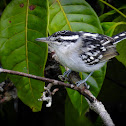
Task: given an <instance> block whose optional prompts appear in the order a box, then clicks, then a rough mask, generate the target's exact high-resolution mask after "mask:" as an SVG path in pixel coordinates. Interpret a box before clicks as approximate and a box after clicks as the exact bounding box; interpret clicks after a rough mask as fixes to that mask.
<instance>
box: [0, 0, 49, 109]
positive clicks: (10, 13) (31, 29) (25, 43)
mask: <svg viewBox="0 0 126 126" xmlns="http://www.w3.org/2000/svg"><path fill="white" fill-rule="evenodd" d="M47 10H48V9H47V1H46V0H36V1H35V0H12V1H11V2H10V3H9V4H8V6H7V7H6V9H5V10H4V12H3V14H2V17H1V21H0V36H1V38H0V56H1V63H2V67H3V68H6V69H11V70H15V71H21V72H25V73H28V74H34V75H38V76H43V72H44V67H45V62H46V57H47V45H46V44H45V43H40V42H36V41H35V39H36V38H38V37H42V36H44V37H45V36H47V31H46V30H47ZM9 77H10V79H11V80H12V81H13V83H14V84H15V85H16V88H17V90H18V97H19V98H20V99H21V100H22V101H23V102H24V103H25V104H26V105H28V106H30V108H32V110H33V111H39V110H41V106H42V102H40V101H38V98H40V96H41V92H42V91H43V87H44V83H43V82H40V81H37V80H33V79H30V78H25V77H19V76H13V75H10V76H9Z"/></svg>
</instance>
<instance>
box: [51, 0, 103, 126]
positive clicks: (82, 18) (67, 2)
mask: <svg viewBox="0 0 126 126" xmlns="http://www.w3.org/2000/svg"><path fill="white" fill-rule="evenodd" d="M49 10H50V12H49V13H50V19H49V33H50V34H52V33H54V32H57V31H61V30H71V31H85V32H94V33H100V34H103V31H102V28H101V25H100V21H99V19H98V17H97V15H96V13H95V11H94V10H93V9H92V8H91V6H90V5H89V4H88V3H87V2H86V1H84V0H62V1H60V0H50V9H49ZM86 76H87V74H86V73H82V78H85V77H86ZM104 76H105V66H104V67H103V68H101V69H100V70H99V71H96V72H95V73H94V74H93V76H92V77H91V78H89V80H88V82H87V83H88V84H90V85H91V91H92V93H93V94H94V95H95V96H97V95H98V93H99V91H100V88H101V86H102V83H103V80H104ZM67 92H68V95H69V98H70V100H71V103H72V105H73V107H74V109H76V111H77V112H78V113H79V115H80V116H83V115H84V113H85V112H86V110H87V108H88V104H87V102H86V101H85V99H84V97H83V96H81V95H80V94H79V93H78V92H76V91H74V90H71V89H67ZM78 125H79V124H78Z"/></svg>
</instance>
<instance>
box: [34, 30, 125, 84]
mask: <svg viewBox="0 0 126 126" xmlns="http://www.w3.org/2000/svg"><path fill="white" fill-rule="evenodd" d="M124 39H126V31H124V32H121V33H119V34H117V35H114V36H112V37H109V36H107V35H103V34H98V33H90V32H84V31H76V32H73V31H68V30H63V31H58V32H55V33H53V34H52V35H50V36H48V37H43V38H37V39H36V41H40V42H45V43H47V44H48V45H49V46H50V47H51V48H53V49H54V51H55V54H56V55H57V57H58V60H59V62H60V63H61V64H62V65H63V66H65V67H68V68H69V70H68V71H66V72H65V73H64V76H65V75H69V73H70V72H71V70H72V71H76V72H90V74H89V75H88V76H87V78H86V79H84V80H81V81H79V82H77V83H76V84H77V86H80V85H81V84H82V83H85V82H86V81H87V80H88V78H89V77H90V76H91V75H92V74H93V72H94V71H96V70H99V69H100V68H101V67H102V66H104V65H105V63H106V62H108V61H109V59H111V58H113V57H115V56H117V55H119V53H118V52H117V50H116V45H117V43H118V42H120V41H122V40H124Z"/></svg>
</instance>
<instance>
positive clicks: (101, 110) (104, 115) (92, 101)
mask: <svg viewBox="0 0 126 126" xmlns="http://www.w3.org/2000/svg"><path fill="white" fill-rule="evenodd" d="M0 72H3V73H9V74H13V75H19V76H24V77H28V78H33V79H36V80H40V81H44V82H48V83H51V84H52V85H60V86H64V87H67V88H71V89H74V90H76V91H78V92H79V93H80V94H81V95H83V96H84V97H85V98H86V100H87V102H88V104H89V107H90V109H92V110H93V111H95V112H96V113H97V114H98V115H99V116H100V117H101V119H102V120H103V122H104V124H105V125H106V126H115V125H114V123H113V121H112V119H111V117H110V115H109V114H108V112H107V111H106V110H105V107H104V105H103V104H102V103H101V102H100V101H98V100H97V99H96V98H95V97H94V96H93V94H92V93H91V92H90V91H89V90H88V89H86V88H84V87H77V86H75V85H74V84H67V83H64V82H61V81H58V80H54V79H50V78H45V77H39V76H35V75H31V74H27V73H23V72H18V71H13V70H7V69H2V68H0ZM69 79H70V81H71V82H72V83H75V82H77V81H78V80H79V76H77V75H75V73H74V72H73V74H72V73H71V74H70V77H69ZM47 90H48V89H47ZM44 98H45V97H44ZM48 100H50V99H48ZM48 106H50V105H48Z"/></svg>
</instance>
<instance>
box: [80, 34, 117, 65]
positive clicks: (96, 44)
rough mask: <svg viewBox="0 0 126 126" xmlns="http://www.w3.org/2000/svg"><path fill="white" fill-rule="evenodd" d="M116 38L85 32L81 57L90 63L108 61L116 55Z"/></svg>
mask: <svg viewBox="0 0 126 126" xmlns="http://www.w3.org/2000/svg"><path fill="white" fill-rule="evenodd" d="M113 43H114V39H113V38H111V37H108V36H105V35H100V34H96V33H83V35H82V48H81V51H80V52H81V53H80V57H81V59H82V60H83V61H84V62H85V63H86V64H88V65H94V64H97V63H99V62H104V61H107V60H109V59H111V58H113V57H115V56H116V55H118V53H117V51H116V47H115V45H114V44H113Z"/></svg>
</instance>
